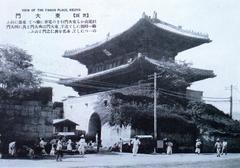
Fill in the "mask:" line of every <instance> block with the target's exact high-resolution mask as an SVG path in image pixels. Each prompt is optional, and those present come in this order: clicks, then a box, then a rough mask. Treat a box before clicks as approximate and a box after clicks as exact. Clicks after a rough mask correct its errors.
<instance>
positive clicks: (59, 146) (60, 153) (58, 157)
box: [56, 139, 63, 162]
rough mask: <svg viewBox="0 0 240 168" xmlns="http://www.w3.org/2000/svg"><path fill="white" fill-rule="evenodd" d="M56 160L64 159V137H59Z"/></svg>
mask: <svg viewBox="0 0 240 168" xmlns="http://www.w3.org/2000/svg"><path fill="white" fill-rule="evenodd" d="M56 154H57V157H56V161H57V162H58V161H62V157H63V151H62V139H59V140H58V142H57V148H56Z"/></svg>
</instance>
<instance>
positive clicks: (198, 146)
mask: <svg viewBox="0 0 240 168" xmlns="http://www.w3.org/2000/svg"><path fill="white" fill-rule="evenodd" d="M201 145H202V142H201V141H200V139H197V140H196V145H195V147H196V149H195V153H196V154H198V155H199V154H200V152H201Z"/></svg>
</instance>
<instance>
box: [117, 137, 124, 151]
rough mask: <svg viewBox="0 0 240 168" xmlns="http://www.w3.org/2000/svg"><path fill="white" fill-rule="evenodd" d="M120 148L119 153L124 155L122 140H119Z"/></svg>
mask: <svg viewBox="0 0 240 168" xmlns="http://www.w3.org/2000/svg"><path fill="white" fill-rule="evenodd" d="M118 147H119V152H121V153H122V148H123V140H122V138H120V139H119V142H118Z"/></svg>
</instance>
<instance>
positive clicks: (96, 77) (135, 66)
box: [59, 56, 215, 94]
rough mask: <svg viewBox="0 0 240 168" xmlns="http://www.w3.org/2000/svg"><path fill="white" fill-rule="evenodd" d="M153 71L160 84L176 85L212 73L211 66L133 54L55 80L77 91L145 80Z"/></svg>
mask: <svg viewBox="0 0 240 168" xmlns="http://www.w3.org/2000/svg"><path fill="white" fill-rule="evenodd" d="M154 72H157V77H158V81H159V82H160V83H162V84H164V83H166V85H172V86H173V87H178V86H180V85H186V86H188V85H190V83H192V82H195V81H199V80H203V79H207V78H212V77H215V74H214V73H213V71H212V70H203V69H197V68H191V67H189V66H187V65H184V64H182V65H180V64H177V63H175V62H166V61H158V60H154V59H151V58H149V57H146V56H142V57H137V58H135V59H134V60H132V61H131V62H129V63H126V64H124V65H121V66H118V67H115V68H112V69H108V70H105V71H101V72H97V73H94V74H90V75H87V76H85V77H81V78H65V79H61V80H60V81H59V84H63V85H65V86H70V87H73V88H74V89H75V90H77V91H78V92H79V93H80V94H89V93H95V92H100V91H107V90H113V89H116V88H123V87H127V86H131V85H133V84H137V83H138V82H139V81H143V82H144V81H145V82H146V83H147V82H149V81H148V80H150V79H149V75H152V74H153V73H154Z"/></svg>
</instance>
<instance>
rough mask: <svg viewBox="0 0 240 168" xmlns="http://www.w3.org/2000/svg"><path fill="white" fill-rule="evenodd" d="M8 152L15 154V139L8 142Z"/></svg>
mask: <svg viewBox="0 0 240 168" xmlns="http://www.w3.org/2000/svg"><path fill="white" fill-rule="evenodd" d="M8 153H9V155H11V156H15V154H16V142H15V141H13V142H10V143H9V145H8Z"/></svg>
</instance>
